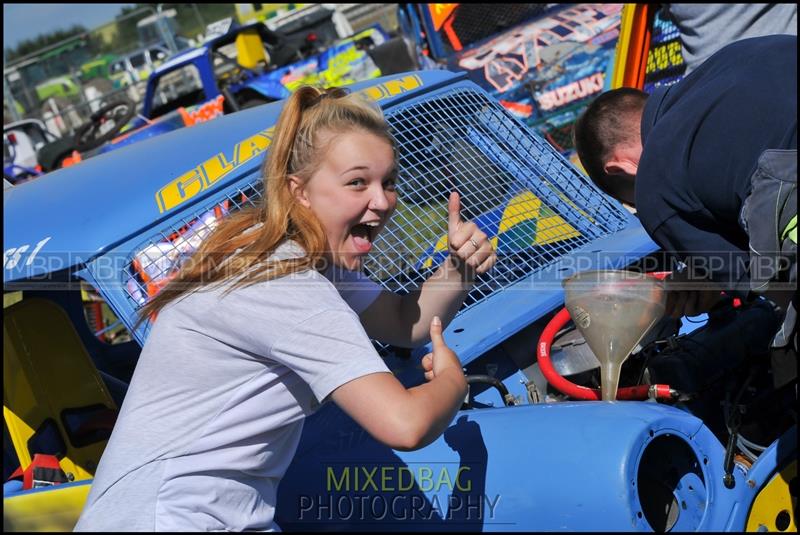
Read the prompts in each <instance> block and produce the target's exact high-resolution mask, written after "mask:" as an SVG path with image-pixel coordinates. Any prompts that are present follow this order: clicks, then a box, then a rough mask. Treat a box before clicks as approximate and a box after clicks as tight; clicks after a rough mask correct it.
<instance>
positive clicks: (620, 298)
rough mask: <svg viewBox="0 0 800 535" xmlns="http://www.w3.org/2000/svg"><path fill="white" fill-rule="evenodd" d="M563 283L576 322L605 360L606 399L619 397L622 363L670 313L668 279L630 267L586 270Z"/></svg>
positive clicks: (602, 369)
mask: <svg viewBox="0 0 800 535" xmlns="http://www.w3.org/2000/svg"><path fill="white" fill-rule="evenodd" d="M561 284H562V285H563V286H564V291H565V293H566V295H565V301H566V306H567V310H569V313H570V316H572V321H573V322H575V325H576V326H577V328H578V330H579V331H580V332H581V334H583V337H584V338H585V339H586V343H587V344H589V347H590V348H591V349H592V351H593V352H594V354H595V356H596V357H597V359H598V360H599V361H600V383H601V385H600V386H601V390H602V397H603V399H604V400H613V399H616V397H617V386H618V385H619V373H620V368H621V367H622V363H623V362H625V359H627V358H628V356H629V355H630V353H631V351H633V348H635V347H636V344H638V343H639V341H640V340H641V339H642V338H643V337H644V335H645V334H647V331H649V330H650V328H651V327H652V326H653V324H655V323H656V322H657V321H658V320H659V319H660V318H661V316H663V315H664V307H665V304H666V303H665V301H666V293H665V292H664V283H663V282H662V281H659V280H656V279H654V278H652V277H648V276H646V275H644V274H641V273H633V272H629V271H584V272H583V273H578V274H577V275H575V276H573V277H570V278H568V279H565V280H564V281H563V282H562V283H561Z"/></svg>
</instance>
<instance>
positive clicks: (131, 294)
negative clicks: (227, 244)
mask: <svg viewBox="0 0 800 535" xmlns="http://www.w3.org/2000/svg"><path fill="white" fill-rule="evenodd" d="M262 196H263V192H262V184H261V180H260V179H259V180H256V181H254V183H253V184H251V185H249V186H245V187H243V188H241V189H237V190H235V191H233V192H231V193H228V194H227V195H225V196H224V197H222V198H219V199H218V200H216V201H214V202H213V203H212V204H211V205H210V206H206V207H205V208H202V209H201V210H199V211H197V212H195V213H191V214H186V215H184V216H182V217H181V218H180V220H179V221H178V222H177V223H175V224H173V225H172V226H171V227H169V228H167V229H164V230H162V231H161V232H159V233H157V234H156V235H154V236H150V237H149V238H148V239H147V240H146V241H145V242H143V243H142V244H141V245H140V246H139V247H136V248H134V251H135V253H134V255H133V257H132V258H131V259H130V262H129V263H128V264H127V266H126V269H125V272H124V273H123V277H124V281H125V289H126V294H127V297H128V299H129V301H130V304H131V306H132V307H133V309H134V310H136V309H138V308H139V307H141V306H142V305H143V304H144V303H145V301H147V298H148V297H152V296H153V295H155V294H156V293H158V291H159V290H160V289H161V288H162V287H163V286H164V285H166V283H167V282H169V280H170V279H171V278H172V276H173V275H174V274H175V273H176V272H177V271H178V268H179V267H180V266H181V264H182V263H183V261H184V260H186V259H187V258H188V257H189V256H191V254H192V253H193V252H194V251H196V250H197V248H198V247H199V246H200V244H201V243H202V241H203V240H204V239H205V238H206V237H207V236H208V235H209V234H211V232H212V231H213V230H214V229H215V228H216V226H217V223H218V222H219V220H220V219H222V218H223V217H225V216H226V215H228V214H230V213H232V212H235V211H236V210H239V209H241V208H242V207H243V206H249V205H255V204H257V203H258V202H260V200H261V198H262Z"/></svg>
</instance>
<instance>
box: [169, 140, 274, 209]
mask: <svg viewBox="0 0 800 535" xmlns="http://www.w3.org/2000/svg"><path fill="white" fill-rule="evenodd" d="M274 131H275V127H270V128H267V129H266V130H263V131H261V132H258V133H257V134H255V135H253V136H250V137H249V138H247V139H245V140H243V141H240V142H239V143H237V144H236V145H234V147H233V151H232V152H233V154H232V155H231V156H230V157H228V155H226V154H225V153H223V152H220V153H218V154H215V155H214V156H212V157H211V158H209V159H208V160H206V161H205V162H203V163H201V164H200V165H198V166H197V167H195V168H193V169H191V170H190V171H187V172H186V173H184V174H182V175H181V176H179V177H178V178H176V179H175V180H173V181H171V182H170V183H168V184H167V185H166V186H164V187H163V188H161V189H160V190H158V191H157V192H156V204H157V205H158V211H159V212H160V213H162V214H163V213H164V212H166V211H167V210H172V209H173V208H175V207H176V206H178V205H180V204H182V203H184V202H186V201H188V200H189V199H191V198H192V197H194V196H195V195H197V194H198V193H200V192H201V191H203V190H205V189H207V188H209V187H211V185H212V184H214V183H215V182H217V181H218V180H220V179H221V178H223V177H224V176H226V175H228V174H229V173H230V172H232V171H233V170H234V169H236V168H238V167H240V166H241V165H243V164H245V163H247V162H249V161H250V160H252V159H253V158H256V157H257V156H260V155H261V154H263V153H264V151H266V150H267V148H268V147H269V145H270V143H272V135H273V133H274Z"/></svg>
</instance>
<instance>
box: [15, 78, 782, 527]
mask: <svg viewBox="0 0 800 535" xmlns="http://www.w3.org/2000/svg"><path fill="white" fill-rule="evenodd" d="M352 89H353V90H354V91H363V92H364V93H365V94H366V95H367V96H369V97H370V98H372V99H374V100H375V101H376V102H378V103H379V104H380V105H381V106H382V108H383V110H384V113H385V114H386V117H387V119H388V121H389V122H390V124H391V126H392V128H393V133H394V135H395V136H396V139H397V142H398V165H399V176H400V180H399V186H398V191H399V199H400V200H399V203H398V209H397V212H396V213H395V214H394V216H393V218H392V220H391V222H390V224H389V225H388V226H387V228H386V229H385V231H384V234H382V235H381V237H380V238H379V239H378V240H376V243H375V249H374V251H373V253H372V255H373V256H372V257H371V258H370V259H369V260H368V261H367V262H366V263H365V271H366V272H367V274H368V275H369V276H370V277H372V278H373V279H374V280H375V281H377V282H378V283H380V284H381V285H382V286H383V287H385V288H388V289H390V290H392V291H396V292H399V293H403V292H407V291H409V290H410V289H411V288H413V287H414V286H415V285H416V284H418V283H419V282H420V281H421V280H424V278H425V275H426V270H429V269H434V268H435V266H436V264H437V263H438V262H440V261H441V258H443V256H442V255H440V254H438V253H437V254H431V251H436V250H437V242H438V241H439V240H440V237H441V236H443V235H445V234H446V221H447V218H446V214H447V196H448V194H449V192H450V191H451V190H452V189H453V188H456V189H458V191H459V192H460V194H461V202H462V207H463V211H464V216H465V217H467V218H470V219H475V220H478V221H479V222H480V225H481V227H482V228H483V229H484V230H485V231H486V232H487V233H488V234H489V236H490V238H491V239H494V240H496V242H495V243H496V245H497V249H498V263H497V265H496V266H495V268H494V269H493V270H492V271H490V272H489V273H487V274H485V275H484V276H482V278H481V279H479V280H478V281H477V283H476V285H475V287H474V288H473V290H472V291H471V293H470V295H469V296H468V299H467V301H466V302H465V304H464V306H463V307H462V309H461V310H460V311H459V313H458V315H457V316H456V317H455V319H454V320H453V321H452V323H451V324H450V325H449V326H448V327H447V329H446V332H445V338H446V339H447V341H448V344H450V346H451V347H452V348H453V349H454V351H456V352H457V354H458V355H459V357H460V359H461V362H462V363H463V366H464V368H465V373H466V374H467V376H468V378H467V380H468V383H469V384H470V388H471V391H470V395H469V398H468V399H467V400H465V404H464V407H463V409H462V410H461V411H460V412H459V413H458V414H457V415H456V417H455V418H454V420H453V422H452V424H451V426H450V427H449V428H448V429H447V431H446V432H445V433H444V434H443V436H441V437H440V438H439V439H437V440H436V441H435V442H433V443H432V444H430V445H429V446H427V447H425V448H422V449H420V450H417V451H413V452H402V451H397V450H392V449H390V448H388V447H386V446H383V445H381V444H380V443H378V442H376V441H375V440H373V439H372V438H371V437H370V436H369V435H368V434H367V433H366V432H365V431H364V430H363V429H361V428H360V427H359V426H358V425H356V424H355V423H354V422H353V421H352V420H351V419H350V418H349V417H347V416H346V415H345V414H344V413H343V412H342V411H340V410H339V409H338V408H337V407H336V406H335V405H334V404H325V405H323V406H322V407H321V408H320V409H319V410H318V411H317V412H316V413H315V414H314V415H312V416H311V417H309V418H308V419H307V421H306V422H305V426H304V430H303V435H302V438H301V441H300V444H299V447H298V450H297V453H296V456H295V458H294V461H293V462H292V464H291V466H290V467H289V470H288V472H287V474H286V476H285V477H284V478H283V480H282V482H281V485H280V489H279V495H278V503H277V509H276V521H277V523H278V524H279V525H280V526H281V528H282V529H284V530H290V531H291V530H330V529H336V530H361V531H381V530H410V529H423V530H435V531H438V530H443V531H445V530H456V529H457V530H474V531H508V530H525V531H533V530H542V531H554V530H569V531H588V530H591V531H595V530H606V531H653V530H657V531H661V530H664V531H669V530H676V531H684V530H686V531H722V530H730V531H740V530H744V529H752V530H779V529H780V530H786V529H796V527H795V526H796V524H795V520H794V508H793V507H794V505H793V504H794V502H793V500H796V497H795V496H794V494H793V493H796V489H795V490H792V489H794V488H795V484H794V483H790V482H792V481H796V472H797V461H796V453H797V445H796V425H795V424H794V420H793V419H792V417H791V415H792V414H794V413H793V412H792V411H794V410H795V409H794V403H793V401H794V386H793V385H789V386H788V389H787V388H783V389H775V388H774V387H773V386H772V382H771V380H770V377H769V359H764V358H763V352H764V350H765V348H766V346H767V345H768V343H769V338H770V333H771V332H772V331H771V329H773V328H774V327H775V325H776V323H775V322H776V316H775V313H774V311H773V309H772V308H771V306H770V305H769V303H764V302H758V303H755V304H753V305H748V306H739V307H733V306H731V307H729V308H727V309H725V310H723V311H721V312H720V314H719V315H717V316H714V317H713V318H711V320H710V321H709V322H708V324H707V325H706V326H705V327H703V328H701V329H698V330H696V331H694V332H693V333H691V334H688V335H685V336H674V335H672V334H667V335H663V337H662V333H661V332H656V333H654V334H653V335H652V337H651V339H650V340H643V341H642V342H641V348H640V349H639V350H638V351H635V352H634V354H633V355H632V356H631V357H630V358H629V359H628V361H627V362H626V364H625V365H624V366H623V368H622V374H621V379H620V386H621V387H622V388H626V389H630V390H631V391H636V392H639V393H643V395H644V398H643V399H639V400H628V401H590V400H580V399H579V398H580V397H581V396H580V395H579V394H576V393H575V392H577V391H578V390H576V389H565V390H567V392H568V393H564V392H563V391H562V390H559V388H563V386H559V388H555V387H554V386H553V385H555V384H559V385H560V384H562V381H561V380H559V381H556V380H555V377H554V376H553V373H552V371H553V369H554V370H555V372H556V373H557V374H558V375H559V376H560V377H561V379H562V380H567V379H568V380H569V382H571V383H572V384H573V386H575V387H577V388H583V389H585V390H588V391H590V392H593V387H596V386H598V380H599V377H600V374H599V368H600V366H599V364H598V363H597V361H596V359H595V360H592V358H593V357H592V354H591V352H590V351H588V352H587V349H586V343H585V342H584V340H583V338H582V337H581V336H580V333H578V332H577V331H575V330H572V329H569V328H566V329H565V328H564V327H566V325H565V321H566V320H567V319H568V317H566V316H565V314H564V313H563V312H560V313H559V314H557V315H556V316H554V315H553V314H554V312H556V311H557V310H558V309H560V308H561V307H562V306H563V303H564V291H563V289H562V281H563V280H564V279H565V278H567V277H569V276H571V275H572V274H574V273H576V272H583V271H586V270H596V269H605V270H608V269H615V270H618V269H622V268H625V267H629V268H631V269H633V268H632V267H631V264H638V266H637V267H638V268H642V267H645V268H647V267H648V266H649V265H650V260H651V259H653V258H657V257H656V256H654V253H655V252H656V251H655V249H656V247H655V245H654V244H653V242H652V241H650V239H649V238H648V237H647V235H646V234H645V232H644V231H643V229H642V228H641V226H640V225H639V223H638V222H637V220H636V219H635V218H634V217H633V216H632V215H630V214H629V213H628V212H627V211H626V210H625V209H624V208H623V207H622V206H620V205H619V204H617V203H615V202H614V201H612V200H610V199H609V198H608V197H606V196H604V195H603V194H602V193H600V192H599V191H598V190H597V189H595V187H594V186H592V185H591V184H590V182H589V181H588V179H586V178H585V177H584V176H583V175H581V174H580V173H579V172H578V171H576V169H575V168H574V167H573V166H572V165H571V164H570V163H569V162H568V161H566V160H565V159H564V158H563V157H562V156H561V155H560V154H559V153H558V152H556V151H555V150H554V149H553V148H552V147H551V146H550V145H549V144H548V143H547V142H546V141H544V140H543V139H542V138H541V137H540V136H539V135H538V134H536V133H534V132H533V131H531V130H529V129H528V128H527V127H525V126H524V125H523V124H522V123H521V122H520V121H519V120H518V119H517V118H515V117H514V116H513V115H512V114H511V113H510V112H509V111H508V110H507V109H506V108H505V107H503V106H501V105H500V104H499V103H498V102H497V101H496V100H495V99H494V98H492V97H491V96H490V95H489V94H488V93H487V92H486V91H485V90H484V89H482V88H481V87H479V86H478V85H476V84H475V83H473V82H471V81H469V80H468V79H467V77H466V76H465V75H464V74H454V73H449V72H446V71H421V72H411V73H404V74H399V75H395V76H391V77H384V78H380V79H377V80H371V81H366V82H361V83H358V84H355V85H353V86H352ZM280 108H281V103H280V102H276V103H273V104H269V105H265V106H260V107H258V108H254V109H249V110H243V111H241V112H239V113H235V114H232V115H230V116H225V117H222V118H220V119H217V120H214V121H211V122H208V123H205V124H201V125H198V126H196V127H194V128H187V129H181V130H178V131H175V132H171V133H169V134H165V135H163V136H161V137H159V138H158V140H146V141H143V142H141V143H137V144H133V145H131V146H130V147H126V148H124V149H121V150H119V151H115V152H114V153H111V154H107V155H104V156H102V157H98V158H92V159H90V160H87V161H85V162H83V163H82V164H81V165H78V166H74V167H70V168H67V169H62V170H59V171H56V172H53V173H51V174H49V175H46V176H44V177H42V178H40V179H37V180H35V181H32V182H29V183H25V184H23V185H21V186H17V187H12V188H10V189H8V190H6V191H5V192H4V208H5V210H4V223H5V225H4V231H3V232H4V234H3V241H4V271H3V273H4V278H3V282H4V291H5V296H4V301H5V303H4V305H5V308H4V319H3V321H4V356H3V359H4V379H3V381H4V385H3V389H4V420H5V429H6V435H5V436H6V439H5V440H4V463H3V467H4V477H5V478H7V479H8V478H10V479H9V481H8V482H7V483H6V484H5V485H4V500H3V501H4V509H3V520H4V529H6V530H67V529H71V528H72V527H73V525H74V523H75V522H76V520H77V517H78V515H79V513H80V510H81V507H82V504H83V501H84V500H85V498H86V495H87V493H88V489H89V487H90V485H91V482H92V477H93V472H94V469H95V467H96V465H97V462H98V460H99V458H100V455H102V451H103V447H104V446H105V443H106V440H107V439H108V437H109V435H110V432H111V429H112V428H113V424H114V417H115V414H116V411H117V409H118V407H119V406H120V404H121V403H122V400H123V399H124V396H125V390H126V387H127V383H128V381H129V380H130V377H131V374H132V372H133V369H134V367H135V365H136V359H137V357H138V354H139V350H140V347H141V345H140V344H142V343H143V342H144V341H145V340H146V338H147V335H148V330H149V323H147V322H146V323H144V324H143V325H141V326H140V327H139V328H137V329H134V328H133V324H134V321H135V315H136V312H137V310H139V308H140V307H141V305H142V303H143V302H144V301H145V300H146V298H147V296H148V295H153V294H154V293H156V292H158V290H159V288H160V287H161V286H162V285H163V284H164V283H165V282H166V281H167V280H169V278H170V276H171V275H172V274H173V273H174V271H175V269H176V267H177V266H178V265H180V262H182V261H183V260H184V259H185V258H186V257H187V256H188V255H189V254H191V252H192V251H193V250H195V249H196V248H197V246H198V244H199V243H200V242H201V241H202V240H203V239H204V237H205V236H206V235H207V234H208V233H209V232H210V231H211V230H212V229H213V228H214V226H215V225H216V222H217V221H219V219H220V218H223V217H225V216H226V215H227V214H229V213H231V212H233V211H235V210H237V209H238V208H240V207H242V206H244V205H247V204H248V203H253V202H257V201H258V200H259V199H261V197H262V195H263V192H262V191H261V188H260V182H261V177H260V174H259V173H260V171H259V167H260V163H261V161H262V159H263V157H264V155H265V153H266V152H267V151H268V150H269V147H270V143H271V140H272V134H273V126H274V123H275V121H276V119H277V117H278V113H279V111H280ZM110 178H113V180H110ZM85 288H92V289H94V290H95V291H96V292H97V293H98V294H99V295H101V296H102V298H103V300H104V301H105V302H106V303H107V304H108V305H109V306H110V307H111V309H112V310H113V311H114V313H115V314H116V315H117V317H118V318H119V321H120V322H121V323H122V324H123V325H124V326H125V327H126V328H127V329H128V331H129V333H130V336H131V339H130V340H129V341H121V342H120V343H116V344H108V343H103V342H101V341H100V340H99V339H98V337H97V336H96V335H97V334H99V331H97V330H96V329H95V328H94V327H93V326H92V327H90V326H89V325H88V324H87V321H86V316H85V314H84V308H83V303H82V300H81V291H82V289H85ZM207 312H208V321H209V322H214V321H215V313H214V310H208V311H207ZM548 324H549V326H548ZM110 327H111V326H109V328H110ZM659 328H661V327H659ZM101 330H102V329H101ZM542 333H544V335H543V337H542V339H541V340H540V336H541V335H542ZM548 337H549V338H548ZM378 347H379V350H380V352H381V353H382V354H383V355H384V356H385V357H386V361H387V364H388V365H389V367H390V368H391V369H392V370H393V372H394V373H395V374H396V376H397V377H398V378H399V379H400V380H401V381H402V382H403V383H404V384H405V385H406V386H412V385H414V384H419V383H421V382H422V381H423V374H422V370H421V368H420V365H419V359H420V357H421V356H422V355H424V354H425V353H426V352H427V351H428V350H429V348H427V347H420V348H417V349H415V350H402V349H398V348H394V347H391V346H378ZM546 363H549V366H547V367H546V366H545V364H546ZM174 380H175V381H180V380H181V378H180V377H175V378H174ZM658 385H662V386H658ZM664 385H668V386H667V388H666V389H664V388H663V386H664ZM648 395H649V397H648ZM640 397H641V396H640Z"/></svg>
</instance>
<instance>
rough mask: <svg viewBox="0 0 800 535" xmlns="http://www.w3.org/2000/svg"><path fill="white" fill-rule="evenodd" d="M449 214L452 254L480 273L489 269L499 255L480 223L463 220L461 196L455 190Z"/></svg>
mask: <svg viewBox="0 0 800 535" xmlns="http://www.w3.org/2000/svg"><path fill="white" fill-rule="evenodd" d="M447 214H448V215H447V240H448V243H449V245H450V255H451V256H453V257H455V258H458V260H459V262H457V265H458V266H461V265H467V266H469V267H470V268H472V269H473V270H475V273H477V274H478V275H480V274H481V273H486V272H487V271H489V270H490V269H491V268H492V266H493V265H494V263H495V262H496V261H497V255H496V254H495V252H494V248H493V247H492V244H491V243H490V242H489V239H488V238H487V236H486V234H485V233H484V232H483V231H481V229H479V228H478V225H476V224H475V223H473V222H472V221H467V222H464V221H462V220H461V198H460V197H459V195H458V193H457V192H455V191H454V192H452V193H450V200H449V202H448V204H447Z"/></svg>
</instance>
